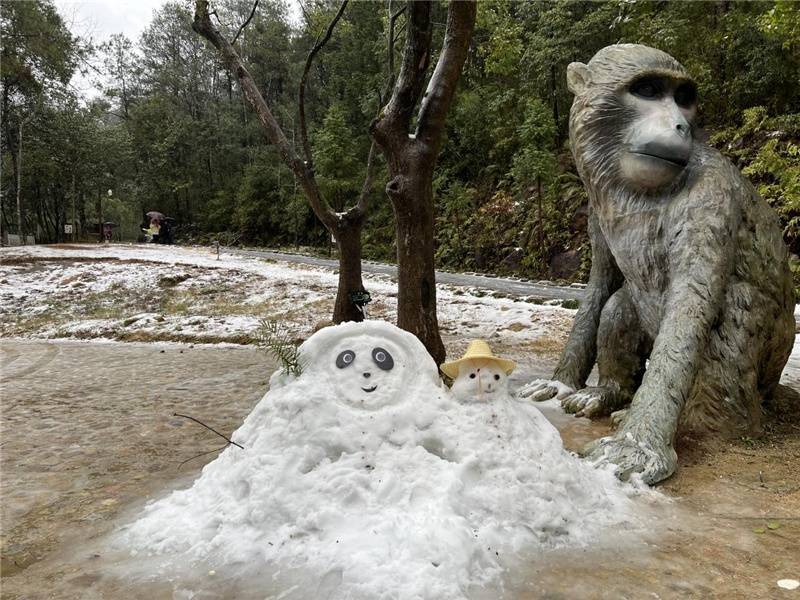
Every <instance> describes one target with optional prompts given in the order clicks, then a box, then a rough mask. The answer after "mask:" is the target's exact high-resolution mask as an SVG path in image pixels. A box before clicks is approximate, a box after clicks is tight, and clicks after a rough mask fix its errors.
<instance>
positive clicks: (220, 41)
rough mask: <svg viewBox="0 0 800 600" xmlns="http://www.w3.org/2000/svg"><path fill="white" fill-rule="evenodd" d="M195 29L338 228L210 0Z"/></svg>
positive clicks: (320, 211) (198, 9)
mask: <svg viewBox="0 0 800 600" xmlns="http://www.w3.org/2000/svg"><path fill="white" fill-rule="evenodd" d="M192 29H194V30H195V31H196V32H197V33H198V34H200V35H201V36H203V37H204V38H206V39H207V40H208V41H209V42H211V44H213V46H214V47H215V48H216V49H217V50H218V51H219V53H220V55H221V57H222V62H223V64H224V65H225V66H226V67H227V69H228V70H229V71H230V72H231V73H234V74H235V75H236V78H237V79H238V80H239V84H240V85H241V87H242V92H243V93H244V96H245V98H247V100H248V102H249V103H250V105H251V106H252V107H253V109H254V110H255V111H256V115H257V116H258V119H259V121H261V124H262V125H263V126H264V130H265V133H266V136H267V139H268V140H269V141H270V142H271V143H272V144H273V145H274V146H275V147H276V148H277V149H278V152H279V153H280V155H281V158H282V159H283V162H284V163H285V164H286V165H287V166H288V167H289V169H291V171H292V173H294V176H295V177H296V178H297V180H298V182H299V183H300V186H301V187H302V188H303V192H304V194H305V196H306V198H307V199H308V203H309V204H310V205H311V209H312V210H313V211H314V214H316V215H317V218H318V219H319V220H320V221H322V223H323V224H324V225H325V226H326V227H327V228H328V229H329V230H331V231H335V229H336V225H337V221H338V218H337V216H336V213H335V212H334V211H333V209H332V208H331V207H330V206H329V205H328V203H327V202H325V201H324V200H323V199H322V197H321V195H320V193H319V187H318V186H317V182H316V180H315V179H314V174H313V172H312V171H311V170H310V169H308V168H307V167H306V165H305V163H304V162H303V161H302V160H300V158H299V157H298V156H297V154H296V153H295V151H294V149H293V148H292V146H291V145H290V144H289V140H287V139H286V135H285V134H284V133H283V130H282V129H281V127H280V125H279V124H278V122H277V121H276V120H275V117H274V115H273V114H272V111H271V110H270V108H269V106H268V105H267V103H266V101H265V100H264V97H263V96H262V95H261V92H259V90H258V86H256V84H255V81H254V80H253V77H252V75H250V72H249V71H248V70H247V67H245V65H244V63H243V62H242V59H241V58H240V57H239V55H238V54H237V53H236V50H235V49H234V48H233V46H232V45H231V43H230V42H228V40H227V39H225V37H224V36H223V35H222V34H221V33H220V32H219V30H217V29H216V28H215V27H214V25H213V24H212V23H211V18H210V17H209V10H208V0H195V12H194V22H193V23H192Z"/></svg>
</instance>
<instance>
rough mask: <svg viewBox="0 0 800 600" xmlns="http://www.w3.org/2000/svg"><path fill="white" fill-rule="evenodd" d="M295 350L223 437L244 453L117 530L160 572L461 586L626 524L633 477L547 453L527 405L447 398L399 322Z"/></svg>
mask: <svg viewBox="0 0 800 600" xmlns="http://www.w3.org/2000/svg"><path fill="white" fill-rule="evenodd" d="M300 353H301V357H302V360H303V362H304V369H303V372H302V374H301V375H300V376H298V377H295V376H292V375H288V374H286V373H283V372H279V373H276V374H275V375H274V376H273V377H272V379H271V381H270V391H269V392H268V393H267V394H266V395H265V396H264V398H263V399H262V400H261V401H260V402H259V404H258V405H257V406H256V407H255V409H254V410H253V411H252V413H251V414H250V415H249V416H248V417H247V418H246V420H245V422H244V424H243V425H242V426H241V427H240V428H239V429H238V430H237V431H236V432H235V433H234V434H233V436H232V439H233V440H234V441H235V442H237V443H239V444H241V445H242V446H244V450H242V449H240V448H237V447H233V446H230V447H228V449H227V450H225V451H224V452H223V453H222V454H221V455H220V456H219V457H218V458H217V459H216V460H215V461H213V462H211V463H210V464H208V465H207V466H206V467H205V468H204V469H203V472H202V474H201V475H200V477H199V478H198V479H197V480H196V481H195V482H194V484H193V485H192V487H190V488H189V489H186V490H181V491H176V492H174V493H172V494H171V495H170V496H168V497H166V498H163V499H162V500H160V501H157V502H155V503H153V504H150V505H149V506H147V507H146V509H145V511H144V514H143V515H142V516H141V517H140V518H139V520H138V521H136V522H134V523H132V524H131V525H129V526H128V527H127V528H126V529H125V530H124V531H123V533H122V535H123V539H124V543H125V545H126V547H128V548H131V549H132V550H133V552H135V553H138V554H139V556H140V557H141V556H142V554H150V555H155V556H158V557H159V561H158V562H159V564H160V565H161V574H162V575H161V576H163V575H167V574H169V573H171V572H173V571H172V569H173V568H174V566H175V565H185V564H187V563H191V562H192V561H195V562H197V563H198V564H202V565H204V567H203V568H212V569H226V568H228V569H230V568H234V569H235V568H237V567H241V568H242V569H243V570H249V571H250V572H259V571H261V572H262V573H266V572H270V573H273V574H275V576H276V577H277V580H276V581H278V582H280V575H278V573H280V572H292V573H298V572H301V573H303V577H302V578H301V579H302V580H303V581H304V582H305V583H303V584H302V585H301V588H302V590H303V591H302V592H301V593H300V595H299V597H306V598H312V597H313V598H322V597H331V598H345V597H346V598H382V597H391V598H431V599H434V598H435V599H447V598H462V597H464V596H465V594H466V593H467V590H468V589H470V588H471V587H472V586H483V585H487V584H491V583H492V582H495V583H496V582H497V580H498V577H499V575H500V574H501V572H502V569H503V563H504V559H505V558H507V557H511V556H514V555H519V554H525V553H529V552H531V551H537V550H541V549H550V548H556V547H565V546H585V545H587V544H590V543H592V542H593V541H595V540H597V539H598V538H599V536H600V535H601V534H603V532H607V531H608V530H609V528H615V529H620V528H623V529H624V528H628V529H630V528H632V527H634V526H635V524H636V522H637V519H636V516H635V510H634V503H633V500H632V499H631V496H632V495H634V494H635V493H636V492H635V491H634V489H633V488H631V487H630V486H626V485H623V484H621V483H619V482H618V481H617V480H616V479H615V478H614V477H613V475H612V474H611V473H610V472H608V471H600V470H595V469H593V468H592V467H591V466H589V465H587V464H585V463H583V462H581V461H580V460H578V459H577V458H576V457H574V456H573V455H571V454H569V453H567V452H566V451H564V449H563V447H562V444H561V439H560V437H559V435H558V432H557V431H556V429H555V428H554V427H553V426H552V425H550V424H549V423H548V422H547V420H546V419H545V418H544V417H543V416H542V415H541V413H540V412H539V411H538V410H537V409H536V408H535V407H533V406H532V405H530V404H527V403H521V402H518V401H516V400H512V399H511V398H510V397H509V396H508V395H507V394H506V395H505V397H502V398H500V399H497V400H493V401H492V402H486V403H470V404H460V403H458V402H456V401H455V400H454V399H453V396H452V395H451V394H450V392H449V390H448V389H447V388H446V387H444V386H442V385H441V383H440V380H439V377H438V373H437V369H436V365H435V364H434V362H433V360H432V359H431V358H430V356H429V355H428V354H427V352H426V351H425V349H424V347H423V346H422V344H421V343H420V342H419V341H418V340H417V338H416V337H414V336H413V335H411V334H409V333H407V332H404V331H401V330H400V329H398V328H396V327H394V326H393V325H389V324H387V323H382V322H374V321H371V322H366V323H360V324H355V323H346V324H342V325H339V326H336V327H329V328H326V329H323V330H322V331H320V332H318V333H316V334H315V335H314V336H312V337H311V338H310V339H309V340H308V341H306V342H305V343H304V344H303V345H302V346H301V347H300ZM156 576H159V574H158V573H157V574H156ZM298 581H300V579H298ZM295 583H296V582H295ZM302 586H306V587H305V588H303V587H302Z"/></svg>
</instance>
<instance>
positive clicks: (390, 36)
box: [386, 0, 408, 95]
mask: <svg viewBox="0 0 800 600" xmlns="http://www.w3.org/2000/svg"><path fill="white" fill-rule="evenodd" d="M407 9H408V5H405V6H403V8H401V9H399V10H398V11H397V12H395V13H392V0H389V31H388V33H387V36H386V50H387V51H388V53H389V56H388V59H389V60H388V69H389V77H388V79H387V81H386V84H387V86H388V89H389V90H391V89H392V88H391V86H392V85H394V44H395V42H396V41H397V38H396V37H395V31H394V24H395V22H396V21H397V19H399V18H400V16H401V15H402V14H403V13H404V12H406V10H407ZM404 27H405V25H404ZM386 95H388V94H386Z"/></svg>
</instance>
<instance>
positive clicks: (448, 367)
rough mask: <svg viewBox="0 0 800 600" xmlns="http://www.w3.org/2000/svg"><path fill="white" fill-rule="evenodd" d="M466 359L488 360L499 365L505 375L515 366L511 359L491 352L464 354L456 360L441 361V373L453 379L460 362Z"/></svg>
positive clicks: (509, 373)
mask: <svg viewBox="0 0 800 600" xmlns="http://www.w3.org/2000/svg"><path fill="white" fill-rule="evenodd" d="M468 360H488V361H491V362H493V363H495V364H497V366H499V367H500V368H501V369H503V371H505V373H506V375H511V372H512V371H513V370H514V369H515V368H516V367H517V363H515V362H514V361H513V360H509V359H507V358H498V357H497V356H494V355H491V354H472V355H470V356H465V357H463V358H459V359H458V360H454V361H452V362H448V363H443V364H442V366H441V367H439V368H440V369H441V370H442V373H444V374H445V375H447V376H448V377H449V378H450V379H455V378H456V377H458V368H459V366H461V363H463V362H466V361H468Z"/></svg>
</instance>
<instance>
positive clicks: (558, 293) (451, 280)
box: [224, 248, 583, 300]
mask: <svg viewBox="0 0 800 600" xmlns="http://www.w3.org/2000/svg"><path fill="white" fill-rule="evenodd" d="M224 252H227V253H229V254H234V255H238V256H253V257H256V258H271V259H272V260H282V261H286V262H292V263H300V264H304V265H314V266H317V267H325V268H327V269H338V268H339V261H338V260H333V259H330V258H320V257H317V256H307V255H304V254H289V253H284V252H273V251H272V250H238V249H233V248H228V249H225V250H224ZM362 269H363V270H364V272H365V273H377V274H380V275H389V276H390V277H396V276H397V267H396V266H394V265H388V264H386V263H378V262H372V261H364V262H363V263H362ZM436 282H437V283H443V284H446V285H456V286H460V287H477V288H483V289H487V290H492V291H497V292H503V293H505V294H510V295H513V296H533V297H535V298H542V299H544V300H580V299H581V298H582V297H583V288H582V287H563V286H557V285H546V284H544V283H536V282H533V281H527V280H521V279H508V278H505V277H491V276H487V275H478V274H477V273H448V272H446V271H436Z"/></svg>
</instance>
